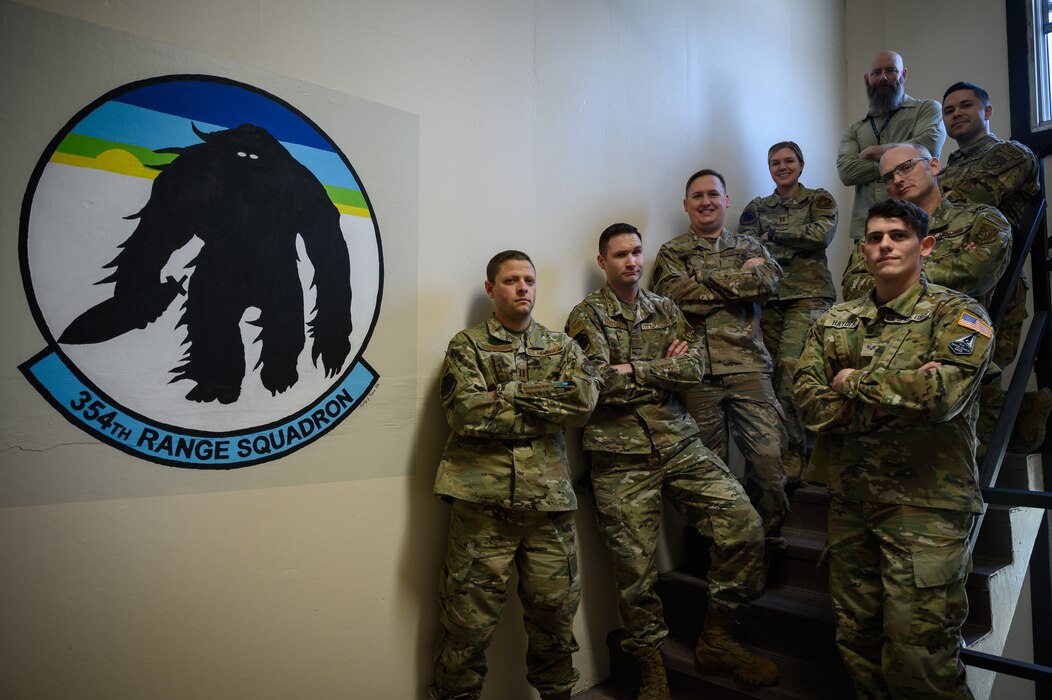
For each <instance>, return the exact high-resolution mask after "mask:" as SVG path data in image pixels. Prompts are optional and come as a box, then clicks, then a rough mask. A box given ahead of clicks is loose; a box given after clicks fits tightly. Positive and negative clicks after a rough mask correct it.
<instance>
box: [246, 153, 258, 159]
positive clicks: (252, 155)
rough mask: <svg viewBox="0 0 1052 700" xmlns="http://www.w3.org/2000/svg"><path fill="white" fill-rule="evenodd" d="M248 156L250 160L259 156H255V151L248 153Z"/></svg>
mask: <svg viewBox="0 0 1052 700" xmlns="http://www.w3.org/2000/svg"><path fill="white" fill-rule="evenodd" d="M248 157H249V158H251V159H252V160H259V156H257V155H256V154H255V153H249V154H248Z"/></svg>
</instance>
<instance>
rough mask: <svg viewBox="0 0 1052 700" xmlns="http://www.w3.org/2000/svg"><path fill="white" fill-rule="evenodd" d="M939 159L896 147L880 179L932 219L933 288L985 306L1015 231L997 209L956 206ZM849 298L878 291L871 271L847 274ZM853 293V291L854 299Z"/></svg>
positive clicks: (928, 261) (928, 266)
mask: <svg viewBox="0 0 1052 700" xmlns="http://www.w3.org/2000/svg"><path fill="white" fill-rule="evenodd" d="M939 169H940V163H939V159H938V158H935V157H933V156H932V155H931V153H930V152H929V151H928V149H926V148H924V147H923V146H918V145H917V144H913V143H899V144H892V145H891V146H889V147H888V149H887V150H886V151H884V155H883V156H882V157H881V159H880V179H881V182H882V183H883V185H884V187H885V188H886V190H887V194H888V196H890V197H893V198H895V199H905V200H907V201H910V202H913V203H914V204H916V205H917V206H919V207H920V208H921V209H923V210H924V211H925V213H927V214H928V216H930V217H931V221H930V223H929V233H930V235H932V236H934V237H935V240H936V245H935V250H934V251H933V252H932V254H931V255H929V256H928V257H927V258H925V260H924V275H925V277H927V278H928V281H929V282H931V283H933V284H939V285H942V286H944V287H949V288H950V289H954V290H956V291H958V292H962V293H964V294H967V295H968V296H970V297H973V298H974V299H976V300H978V301H979V302H981V303H982V304H983V305H984V306H988V305H989V303H990V297H991V296H992V295H993V290H994V287H995V286H997V281H998V280H999V279H1001V275H1002V274H1003V273H1004V271H1005V268H1006V267H1007V266H1008V258H1009V253H1010V251H1011V248H1012V230H1011V228H1010V227H1009V225H1008V221H1007V220H1006V219H1005V217H1004V216H1003V215H1002V214H1001V212H999V211H997V210H996V209H994V208H993V207H991V206H987V205H985V204H966V203H962V202H953V201H951V200H950V199H948V198H946V197H944V196H943V194H942V191H941V190H940V189H939V179H938V174H939ZM844 288H845V293H844V297H845V298H846V299H858V298H860V297H862V296H865V295H866V294H868V293H869V291H870V290H871V289H873V275H872V274H870V273H869V271H867V270H866V268H865V261H864V260H863V261H862V265H861V268H859V267H857V266H856V267H853V268H849V269H848V270H847V272H845V273H844ZM847 290H850V291H851V295H850V297H849V296H848V293H847Z"/></svg>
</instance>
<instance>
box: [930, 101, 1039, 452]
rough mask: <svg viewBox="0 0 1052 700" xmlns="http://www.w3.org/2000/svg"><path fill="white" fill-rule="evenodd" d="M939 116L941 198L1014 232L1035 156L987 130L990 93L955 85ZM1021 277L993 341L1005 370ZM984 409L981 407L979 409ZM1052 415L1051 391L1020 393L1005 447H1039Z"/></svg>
mask: <svg viewBox="0 0 1052 700" xmlns="http://www.w3.org/2000/svg"><path fill="white" fill-rule="evenodd" d="M942 101H943V105H942V118H943V122H944V123H945V125H946V132H947V133H948V134H949V135H950V137H951V138H953V139H954V140H955V141H957V146H958V149H957V150H956V151H954V152H953V153H951V154H950V157H949V159H948V162H947V164H946V168H945V169H944V170H943V172H942V173H941V174H940V175H939V186H940V187H941V188H942V191H943V194H944V195H945V196H946V197H947V198H949V199H952V200H954V201H959V202H978V203H981V204H989V205H991V206H994V207H997V209H998V210H999V211H1000V212H1001V213H1002V214H1004V215H1005V218H1006V219H1008V222H1009V223H1010V224H1012V227H1013V228H1015V227H1017V226H1019V224H1020V221H1019V219H1020V217H1021V216H1022V214H1023V208H1024V207H1025V206H1026V205H1027V203H1028V202H1029V201H1030V200H1031V199H1032V198H1033V197H1034V195H1035V194H1037V193H1038V192H1039V191H1040V189H1041V186H1040V184H1038V165H1037V158H1036V157H1035V156H1034V153H1033V151H1031V150H1030V149H1029V148H1027V147H1026V146H1024V145H1023V144H1021V143H1019V142H1018V141H1005V140H1003V139H999V138H997V136H995V135H994V134H992V133H991V132H990V116H991V115H992V114H993V105H991V104H990V94H989V93H988V92H987V91H986V90H984V89H983V88H981V87H979V86H978V85H975V84H974V83H963V82H961V83H954V84H953V85H951V86H950V87H948V88H947V89H946V92H945V93H944V94H943V96H942ZM1029 286H1030V285H1029V283H1028V281H1027V278H1026V275H1025V274H1023V275H1020V277H1019V279H1017V280H1016V281H1015V287H1014V288H1013V290H1012V297H1011V299H1009V302H1008V308H1007V309H1006V310H1005V315H1004V319H1003V320H1002V321H1001V323H1000V324H998V327H997V338H996V341H995V343H994V362H996V363H997V364H998V365H1000V366H1001V367H1005V366H1006V365H1008V364H1010V363H1011V362H1012V360H1014V359H1015V356H1016V352H1017V351H1018V350H1019V340H1020V338H1021V337H1022V333H1023V322H1024V321H1026V316H1027V313H1026V290H1027V289H1028V288H1029ZM984 408H985V405H984ZM1050 411H1052V391H1049V390H1048V389H1047V388H1046V389H1042V390H1041V391H1028V392H1027V393H1025V394H1024V395H1023V404H1022V405H1021V406H1020V408H1019V420H1018V422H1017V423H1016V428H1015V432H1014V434H1013V436H1012V442H1011V443H1010V447H1011V449H1012V450H1014V451H1018V452H1033V451H1036V450H1038V449H1040V446H1041V445H1042V443H1044V438H1045V424H1046V423H1047V422H1048V415H1049V412H1050ZM993 421H996V413H987V412H986V411H983V413H981V414H980V416H979V433H980V435H981V436H987V435H990V434H992V433H993V429H994V426H993V425H992V424H991V422H993Z"/></svg>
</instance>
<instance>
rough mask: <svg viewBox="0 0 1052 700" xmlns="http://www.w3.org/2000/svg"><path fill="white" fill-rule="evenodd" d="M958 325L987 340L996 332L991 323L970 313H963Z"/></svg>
mask: <svg viewBox="0 0 1052 700" xmlns="http://www.w3.org/2000/svg"><path fill="white" fill-rule="evenodd" d="M957 325H958V326H963V327H964V328H967V329H968V330H971V331H975V332H976V333H979V334H980V335H982V336H984V337H986V338H989V337H990V336H991V335H993V332H994V329H993V327H992V326H991V325H990V324H989V323H987V322H986V321H984V320H982V319H981V318H979V317H978V316H976V315H975V314H973V313H972V312H970V311H962V312H961V315H960V317H959V318H958V319H957Z"/></svg>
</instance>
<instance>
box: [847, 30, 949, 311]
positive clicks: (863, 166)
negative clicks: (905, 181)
mask: <svg viewBox="0 0 1052 700" xmlns="http://www.w3.org/2000/svg"><path fill="white" fill-rule="evenodd" d="M906 75H907V71H906V67H905V66H904V65H903V63H902V56H900V55H898V54H897V53H895V52H894V51H880V52H879V53H877V54H876V55H875V56H874V57H873V60H872V61H871V62H870V64H869V70H868V71H867V72H866V74H865V75H864V76H863V81H864V82H865V85H866V95H867V96H868V97H869V109H868V111H867V113H866V115H865V116H864V117H863V118H862V119H859V120H858V121H857V122H855V123H854V124H850V125H848V127H847V128H846V129H844V133H843V135H842V136H841V137H840V147H839V149H838V150H837V159H836V167H837V172H838V173H839V174H840V181H841V182H843V183H844V184H845V185H853V186H854V188H855V198H854V203H853V205H852V208H851V226H850V228H849V232H850V235H851V239H852V240H853V241H855V242H857V241H859V240H860V239H861V238H862V236H863V234H864V233H865V228H866V212H867V211H868V210H869V207H870V205H871V204H873V203H874V202H877V201H879V200H882V199H884V198H885V197H886V196H887V195H886V194H885V192H884V186H883V184H882V183H881V181H880V169H879V166H878V164H879V162H880V156H881V153H882V150H883V148H884V147H885V146H886V145H887V144H889V143H899V142H910V143H916V144H918V145H920V146H923V147H924V148H926V149H928V151H930V152H931V153H936V154H937V153H940V152H941V151H942V145H943V143H945V142H946V130H945V128H943V123H942V108H941V106H940V105H939V102H938V101H937V100H917V99H914V98H912V97H910V96H909V95H907V94H906V89H905V85H906ZM852 266H856V267H857V266H861V267H862V268H863V269H864V268H865V264H864V263H863V261H862V257H861V253H860V252H859V251H858V249H857V246H856V249H855V250H854V251H853V252H852V256H851V261H850V262H849V264H848V267H849V268H850V267H852ZM844 298H845V299H849V298H853V297H848V296H847V290H846V289H845V293H844Z"/></svg>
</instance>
